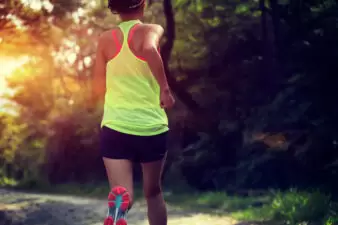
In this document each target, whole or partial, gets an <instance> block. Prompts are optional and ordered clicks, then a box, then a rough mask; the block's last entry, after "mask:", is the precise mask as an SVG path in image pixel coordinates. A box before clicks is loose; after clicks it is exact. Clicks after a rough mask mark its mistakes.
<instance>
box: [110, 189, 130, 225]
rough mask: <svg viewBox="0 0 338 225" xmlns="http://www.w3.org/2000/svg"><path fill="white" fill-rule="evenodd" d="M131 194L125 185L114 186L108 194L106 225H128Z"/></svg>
mask: <svg viewBox="0 0 338 225" xmlns="http://www.w3.org/2000/svg"><path fill="white" fill-rule="evenodd" d="M129 206H130V196H129V193H128V191H127V189H125V188H124V187H120V186H117V187H114V188H113V189H112V190H111V191H110V193H109V195H108V215H107V218H106V219H105V220H104V225H127V220H126V215H127V213H128V209H129Z"/></svg>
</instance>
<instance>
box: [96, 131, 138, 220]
mask: <svg viewBox="0 0 338 225" xmlns="http://www.w3.org/2000/svg"><path fill="white" fill-rule="evenodd" d="M100 138H101V154H102V158H103V162H104V165H105V168H106V172H107V176H108V180H109V184H110V187H111V191H110V192H109V195H108V206H109V210H108V215H107V217H106V219H105V221H104V225H112V224H114V221H115V222H116V225H126V224H127V222H126V218H125V217H126V214H127V211H128V209H130V207H131V204H132V200H133V174H132V160H133V157H134V156H133V152H132V151H131V148H130V135H127V134H123V133H120V132H117V131H114V130H111V129H109V128H107V127H103V128H102V130H101V137H100Z"/></svg>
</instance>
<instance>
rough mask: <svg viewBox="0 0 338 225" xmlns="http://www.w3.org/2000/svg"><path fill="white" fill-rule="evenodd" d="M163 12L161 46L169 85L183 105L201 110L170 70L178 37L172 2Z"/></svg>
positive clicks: (166, 3) (165, 5)
mask: <svg viewBox="0 0 338 225" xmlns="http://www.w3.org/2000/svg"><path fill="white" fill-rule="evenodd" d="M163 10H164V15H165V18H166V26H167V27H166V29H167V32H166V41H165V43H164V44H163V45H162V46H161V56H162V59H163V64H164V70H165V73H166V75H167V79H168V83H169V85H170V87H171V89H172V90H173V92H174V93H175V94H176V95H177V97H178V98H179V99H180V100H181V101H182V103H183V104H184V105H185V106H186V107H187V108H188V109H189V110H193V111H195V110H201V107H200V105H199V104H198V103H197V102H196V101H195V100H194V99H193V98H192V96H191V95H190V94H189V93H188V92H187V91H186V90H185V88H184V86H183V85H181V84H180V83H178V82H177V81H176V79H175V77H173V76H172V74H171V73H170V70H169V61H170V55H171V52H172V49H173V47H174V41H175V37H176V33H175V19H174V12H173V7H172V3H171V0H164V1H163Z"/></svg>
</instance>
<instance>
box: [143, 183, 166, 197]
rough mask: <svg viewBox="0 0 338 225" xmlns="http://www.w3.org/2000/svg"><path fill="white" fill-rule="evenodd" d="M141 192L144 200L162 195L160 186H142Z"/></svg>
mask: <svg viewBox="0 0 338 225" xmlns="http://www.w3.org/2000/svg"><path fill="white" fill-rule="evenodd" d="M143 192H144V197H145V198H153V197H156V196H158V195H160V194H161V193H162V189H161V186H160V184H156V185H144V186H143Z"/></svg>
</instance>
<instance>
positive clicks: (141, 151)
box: [100, 127, 168, 163]
mask: <svg viewBox="0 0 338 225" xmlns="http://www.w3.org/2000/svg"><path fill="white" fill-rule="evenodd" d="M167 133H168V132H165V133H162V134H158V135H154V136H136V135H130V134H124V133H120V132H118V131H115V130H113V129H110V128H108V127H102V129H101V133H100V142H101V143H100V148H101V154H102V157H105V158H110V159H128V160H131V161H132V162H138V163H147V162H154V161H158V160H162V159H163V158H164V157H165V156H166V153H167V147H166V146H167Z"/></svg>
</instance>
